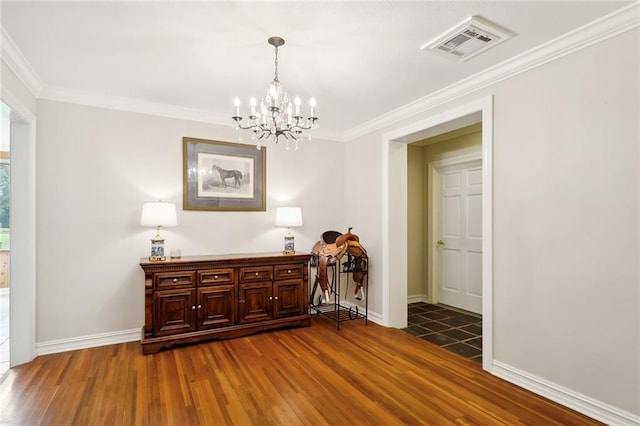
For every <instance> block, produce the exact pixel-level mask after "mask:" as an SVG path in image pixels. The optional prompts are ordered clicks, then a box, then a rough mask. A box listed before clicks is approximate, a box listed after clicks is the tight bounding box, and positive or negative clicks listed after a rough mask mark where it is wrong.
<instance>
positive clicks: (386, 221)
mask: <svg viewBox="0 0 640 426" xmlns="http://www.w3.org/2000/svg"><path fill="white" fill-rule="evenodd" d="M476 113H480V114H481V116H482V118H481V122H482V229H483V239H482V255H483V256H482V317H483V321H482V368H483V369H484V370H486V371H488V372H491V371H492V370H493V95H488V96H485V97H483V98H480V99H477V100H475V101H470V102H468V103H466V104H463V105H462V106H458V107H455V108H452V109H449V110H447V111H445V112H443V113H440V114H434V115H433V116H431V117H429V118H427V119H422V120H419V121H416V122H413V123H410V124H408V125H405V126H403V127H401V128H398V129H395V130H393V131H390V132H388V133H384V134H383V135H382V147H381V150H382V152H381V157H382V164H381V169H382V170H381V177H382V179H381V180H382V182H381V183H382V194H381V195H382V197H381V201H382V218H381V219H382V220H381V228H382V229H381V242H382V244H381V253H382V256H381V259H380V267H381V272H380V277H381V283H380V287H381V297H382V300H381V301H382V318H383V325H386V326H388V327H397V328H403V327H406V326H407V144H410V143H413V142H417V141H418V140H420V139H421V138H422V137H421V136H422V135H421V134H420V133H421V132H424V131H425V130H428V129H432V128H435V127H438V126H440V125H443V124H445V123H449V122H453V121H456V120H459V119H462V118H464V117H466V116H469V115H473V114H476Z"/></svg>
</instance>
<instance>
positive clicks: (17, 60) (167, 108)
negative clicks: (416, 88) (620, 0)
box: [0, 2, 640, 141]
mask: <svg viewBox="0 0 640 426" xmlns="http://www.w3.org/2000/svg"><path fill="white" fill-rule="evenodd" d="M639 24H640V3H638V2H635V3H632V4H630V5H628V6H625V7H623V8H621V9H619V10H617V11H615V12H613V13H611V14H609V15H607V16H604V17H602V18H600V19H598V20H596V21H594V22H591V23H589V24H587V25H584V26H582V27H580V28H578V29H576V30H574V31H571V32H569V33H567V34H565V35H563V36H561V37H558V38H556V39H554V40H551V41H550V42H548V43H545V44H542V45H540V46H538V47H535V48H533V49H531V50H529V51H527V52H525V53H523V54H521V55H518V56H515V57H513V58H511V59H508V60H506V61H504V62H501V63H500V64H497V65H495V66H493V67H490V68H488V69H486V70H484V71H482V72H480V73H478V74H475V75H473V76H471V77H469V78H466V79H463V80H461V81H458V82H457V83H454V84H452V85H450V86H448V87H445V88H443V89H441V90H438V91H436V92H433V93H431V94H429V95H427V96H424V97H422V98H420V99H418V100H416V101H413V102H411V103H409V104H407V105H404V106H403V107H400V108H398V109H395V110H393V111H390V112H388V113H386V114H383V115H381V116H379V117H377V118H375V119H373V120H369V121H367V122H365V123H363V124H361V125H358V126H355V127H353V128H351V129H349V130H347V131H345V132H343V133H342V134H335V133H330V132H323V131H321V130H320V131H316V132H314V137H315V138H317V139H327V140H333V141H349V140H352V139H355V138H357V137H360V136H363V135H365V134H367V133H371V132H374V131H376V130H380V129H383V128H385V127H387V126H390V125H393V124H395V123H397V122H399V121H401V120H404V119H406V118H408V117H411V116H414V115H417V114H419V113H422V112H424V111H427V110H429V109H432V108H435V107H437V106H439V105H442V104H445V103H447V102H450V101H452V100H454V99H457V98H460V97H462V96H465V95H468V94H471V93H474V92H476V91H478V90H481V89H483V88H485V87H487V86H491V85H493V84H496V83H498V82H500V81H502V80H505V79H508V78H511V77H514V76H516V75H518V74H521V73H523V72H526V71H528V70H530V69H533V68H536V67H539V66H541V65H544V64H546V63H547V62H550V61H553V60H555V59H558V58H561V57H563V56H566V55H569V54H571V53H573V52H576V51H579V50H581V49H584V48H586V47H588V46H591V45H592V44H595V43H598V42H600V41H603V40H607V39H609V38H611V37H614V36H616V35H618V34H621V33H623V32H625V31H628V30H631V29H633V28H636V27H638V25H639ZM0 32H1V34H0V36H1V37H2V39H1V43H0V46H1V49H0V55H1V57H2V61H4V62H5V63H6V64H7V66H8V67H9V68H10V69H11V70H12V71H13V72H14V73H15V74H16V76H17V77H18V78H19V79H20V81H21V82H22V83H23V84H24V85H25V86H26V87H27V89H28V90H29V91H30V92H31V93H32V94H33V95H34V97H35V98H37V99H48V100H55V101H60V102H69V103H77V104H81V105H87V106H95V107H101V108H108V109H116V110H122V111H129V112H137V113H141V114H149V115H157V116H161V117H167V118H177V119H183V120H190V121H198V122H205V123H210V124H217V125H222V126H226V125H228V122H229V117H227V116H222V115H220V114H215V113H213V112H211V111H206V110H199V109H194V108H185V107H181V106H177V105H170V104H163V103H157V102H150V101H143V100H139V99H133V98H126V97H118V96H111V95H105V94H100V93H89V92H81V91H76V90H70V89H66V88H61V87H47V86H46V85H44V83H43V82H42V79H41V78H40V76H39V75H38V74H37V73H36V72H35V70H34V69H33V67H32V66H31V64H29V62H28V61H27V59H26V58H25V57H24V55H23V54H22V52H21V51H20V50H19V49H18V47H17V46H16V45H15V43H14V42H13V40H12V39H11V38H10V37H9V35H8V34H7V33H6V31H5V30H4V28H2V27H0Z"/></svg>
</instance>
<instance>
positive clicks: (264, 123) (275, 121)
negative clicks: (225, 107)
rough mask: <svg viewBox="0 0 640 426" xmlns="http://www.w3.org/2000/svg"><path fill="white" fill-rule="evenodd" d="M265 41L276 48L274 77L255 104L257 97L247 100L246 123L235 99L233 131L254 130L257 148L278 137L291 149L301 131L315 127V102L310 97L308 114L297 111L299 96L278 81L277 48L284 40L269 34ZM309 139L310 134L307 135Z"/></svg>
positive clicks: (295, 146) (237, 99) (276, 139)
mask: <svg viewBox="0 0 640 426" xmlns="http://www.w3.org/2000/svg"><path fill="white" fill-rule="evenodd" d="M267 42H268V43H269V44H270V45H272V46H274V47H275V51H276V53H275V76H274V78H273V81H272V82H271V84H270V85H269V89H268V90H267V94H266V95H265V96H264V97H263V98H262V100H261V101H260V105H259V106H258V105H257V102H256V98H254V97H252V98H251V99H250V100H249V115H248V117H247V121H246V124H243V123H242V120H243V117H242V116H241V115H240V98H238V97H236V98H235V99H234V105H235V112H234V115H233V117H231V119H232V120H233V128H234V129H235V130H250V131H251V132H253V134H252V135H251V139H252V140H254V141H255V142H256V148H257V149H261V148H262V143H263V142H264V141H267V140H269V139H271V140H273V141H274V142H276V143H278V140H279V139H280V136H282V137H283V138H284V140H285V141H286V149H289V148H290V142H293V143H294V149H295V150H297V149H298V141H299V140H300V138H301V137H302V136H303V131H305V130H311V129H317V128H318V123H317V121H318V117H316V111H315V109H316V101H315V99H314V98H311V99H310V100H309V107H310V110H309V116H308V117H307V118H304V117H303V116H302V115H301V113H300V103H301V102H300V98H299V97H298V96H296V97H295V99H293V102H292V100H291V98H290V97H289V94H288V93H287V91H286V90H284V88H283V87H282V84H280V81H279V80H278V47H280V46H282V45H284V39H282V38H280V37H270V38H269V39H268V40H267ZM307 137H308V140H311V135H310V134H307Z"/></svg>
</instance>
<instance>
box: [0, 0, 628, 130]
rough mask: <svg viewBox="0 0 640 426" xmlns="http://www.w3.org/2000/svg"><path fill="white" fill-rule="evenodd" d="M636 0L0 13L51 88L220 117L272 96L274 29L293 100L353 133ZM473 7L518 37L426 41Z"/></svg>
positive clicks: (65, 5)
mask: <svg viewBox="0 0 640 426" xmlns="http://www.w3.org/2000/svg"><path fill="white" fill-rule="evenodd" d="M629 3H633V2H629V1H609V0H606V1H591V0H590V1H545V2H542V1H507V2H501V1H467V2H462V1H411V2H399V1H379V2H373V1H347V2H328V1H322V2H310V1H289V2H266V1H260V2H245V1H235V2H230V1H228V2H221V1H216V2H214V1H200V2H187V1H173V2H156V1H153V2H151V1H111V2H95V1H73V2H58V1H44V2H34V1H6V0H3V1H2V3H1V6H0V7H1V9H0V13H1V25H2V28H3V29H4V31H5V32H6V35H8V37H9V38H10V40H12V41H13V43H14V44H15V47H17V49H18V50H19V51H20V52H21V53H22V55H24V58H25V59H26V62H28V64H30V66H31V67H32V70H33V72H34V73H35V74H36V75H37V77H38V79H39V80H40V84H41V85H42V90H41V93H39V94H38V96H39V97H43V98H47V97H48V96H47V94H50V93H56V96H57V97H58V98H60V96H62V97H64V96H65V94H66V95H67V96H69V98H73V96H75V95H78V94H83V96H89V97H92V98H94V99H98V98H100V97H114V98H128V100H131V101H132V102H140V101H144V102H150V103H153V104H162V105H164V106H167V107H168V106H170V107H176V108H184V109H185V110H187V111H193V112H198V113H199V114H200V116H201V117H210V121H211V122H214V123H220V124H229V123H230V116H231V115H232V112H233V109H232V107H233V98H234V97H235V96H240V97H241V98H242V99H243V100H245V101H246V100H247V99H248V98H249V97H250V96H252V95H253V96H256V97H260V96H262V95H263V93H264V91H265V90H266V88H267V86H268V84H269V82H270V81H271V80H272V79H273V72H274V70H273V60H274V51H273V47H271V46H269V45H268V44H267V38H268V37H270V36H274V35H277V36H281V37H283V38H284V39H285V40H286V44H285V45H284V46H283V47H281V48H280V49H279V77H280V81H281V82H282V84H283V85H284V86H285V88H286V89H287V90H288V91H289V93H290V94H292V95H296V94H298V95H300V96H301V97H302V98H303V99H308V97H309V96H314V97H315V98H316V99H317V102H318V106H317V113H318V116H319V117H320V125H321V129H320V130H319V132H318V133H319V135H320V136H324V137H330V138H334V139H341V135H343V134H344V132H346V131H348V130H349V129H351V128H353V127H354V126H358V125H361V124H363V123H367V122H370V121H371V120H375V119H376V118H377V117H379V116H381V115H383V114H385V113H388V112H390V111H392V110H395V109H398V108H400V107H402V106H404V105H406V104H408V103H410V102H413V101H416V100H418V99H420V98H423V97H425V96H427V95H429V94H431V93H433V92H435V91H437V90H439V89H442V88H444V87H447V86H449V85H451V84H453V83H455V82H457V81H460V80H462V79H464V78H466V77H469V76H471V75H474V74H476V73H478V72H480V71H482V70H485V69H487V68H489V67H491V66H493V65H495V64H498V63H500V62H503V61H505V60H507V59H509V58H511V57H513V56H515V55H519V54H521V53H523V52H525V51H527V50H529V49H532V48H534V47H536V46H538V45H541V44H543V43H545V42H548V41H550V40H552V39H554V38H557V37H559V36H562V35H564V34H565V33H567V32H569V31H572V30H574V29H576V28H578V27H581V26H583V25H586V24H588V23H590V22H592V21H594V20H597V19H598V18H600V17H602V16H604V15H607V14H609V13H611V12H613V11H615V10H617V9H620V8H622V7H624V6H626V5H627V4H629ZM472 15H480V16H482V17H484V18H486V19H488V20H490V21H493V22H495V23H497V24H499V25H501V26H502V27H504V28H506V29H508V30H510V31H512V32H513V33H515V34H516V35H515V36H514V37H513V38H512V39H510V40H508V41H506V42H505V43H502V44H500V45H498V46H496V47H495V48H492V49H489V50H488V51H486V52H484V53H482V54H480V55H479V56H477V57H475V58H473V59H471V60H469V61H468V62H456V61H454V60H449V59H447V58H443V57H440V56H438V55H434V54H431V53H427V52H425V51H422V50H421V49H420V47H421V46H422V45H424V44H425V43H427V42H429V41H431V40H432V39H434V38H435V37H437V36H439V35H440V34H441V33H443V32H445V31H447V30H448V29H450V28H451V27H454V26H455V25H457V24H458V23H460V22H461V21H463V20H464V19H466V18H468V17H469V16H472ZM5 42H6V40H5ZM61 94H62V95H61ZM121 100H122V99H121ZM207 120H208V119H207Z"/></svg>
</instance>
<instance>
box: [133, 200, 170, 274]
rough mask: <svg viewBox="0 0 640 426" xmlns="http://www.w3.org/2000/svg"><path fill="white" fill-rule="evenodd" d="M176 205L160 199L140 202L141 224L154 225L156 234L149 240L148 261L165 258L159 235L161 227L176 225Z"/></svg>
mask: <svg viewBox="0 0 640 426" xmlns="http://www.w3.org/2000/svg"><path fill="white" fill-rule="evenodd" d="M177 222H178V220H177V218H176V205H175V204H173V203H163V202H162V201H153V202H146V203H144V204H142V215H141V216H140V225H141V226H155V227H156V236H155V237H153V239H152V240H151V256H149V260H150V261H152V262H153V261H160V260H166V256H165V255H164V238H162V237H161V236H160V228H161V227H163V226H164V227H173V226H176V225H177Z"/></svg>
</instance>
